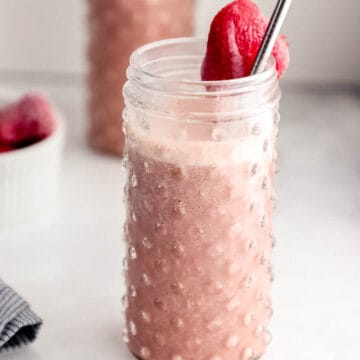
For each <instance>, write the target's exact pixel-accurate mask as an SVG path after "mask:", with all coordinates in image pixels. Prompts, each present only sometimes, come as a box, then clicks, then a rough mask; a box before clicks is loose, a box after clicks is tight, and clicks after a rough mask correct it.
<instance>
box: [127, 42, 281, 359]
mask: <svg viewBox="0 0 360 360" xmlns="http://www.w3.org/2000/svg"><path fill="white" fill-rule="evenodd" d="M203 50H204V44H203V43H202V42H201V41H195V40H180V41H179V40H177V41H176V40H175V41H169V42H162V43H155V44H153V45H151V46H150V47H146V48H145V49H141V50H140V51H139V52H137V53H136V54H135V55H134V56H133V60H132V67H131V69H130V79H129V82H128V84H127V86H126V89H125V99H126V105H127V115H126V121H127V126H126V138H127V143H126V161H127V169H128V173H129V181H128V185H127V188H126V195H127V204H128V219H127V224H126V227H125V232H126V234H125V235H126V240H127V243H128V256H127V258H126V260H125V269H126V270H127V271H126V281H127V288H128V291H127V295H126V296H125V297H124V304H125V309H126V319H127V328H126V330H125V333H124V339H125V341H126V342H128V345H129V349H130V351H131V352H132V353H133V354H134V355H136V356H137V357H138V358H140V359H155V360H169V359H170V360H220V359H222V360H233V359H241V360H249V359H256V358H258V357H260V356H261V355H262V354H263V353H264V351H265V348H266V345H267V344H268V343H269V342H270V340H271V338H270V333H269V330H268V326H269V319H270V316H271V312H272V307H271V300H270V294H269V292H270V284H271V280H272V270H271V252H272V228H271V218H272V211H273V188H272V183H273V175H274V161H273V160H274V158H275V156H276V153H275V150H274V146H275V139H276V132H277V121H278V115H277V106H278V98H279V91H278V83H277V79H276V73H275V70H274V67H273V66H272V67H271V68H269V70H267V72H265V73H264V74H262V75H260V76H258V77H254V78H253V79H247V80H244V79H241V80H236V81H233V82H227V83H226V82H223V83H218V87H217V88H215V87H213V88H209V87H207V88H206V86H205V85H204V84H201V83H200V82H194V83H191V84H190V83H187V84H184V83H182V84H181V85H179V84H176V85H174V79H175V78H176V77H178V78H181V79H182V78H184V77H185V78H187V79H194V74H195V71H193V70H194V68H195V67H196V68H199V66H200V61H201V56H200V54H203ZM179 54H182V55H183V56H186V57H187V58H188V59H190V60H189V61H188V62H187V61H186V60H184V59H185V58H183V59H182V60H181V61H182V64H179V62H178V61H179V60H178V59H176V58H175V57H173V58H172V59H170V58H165V57H164V56H166V55H169V56H171V55H179ZM152 57H154V58H156V59H158V58H159V60H158V61H157V62H153V63H152V62H151V61H149V60H151V59H152ZM196 58H198V62H197V61H196V60H195V59H196ZM169 59H170V60H169ZM159 63H160V64H161V66H160V65H159ZM149 64H150V65H149ZM154 64H155V65H154ZM156 64H157V65H156ZM153 66H155V68H153ZM163 69H166V70H163ZM151 71H152V72H154V74H155V75H160V74H161V75H162V76H163V77H166V78H168V81H165V82H164V81H163V80H160V79H159V78H158V79H157V80H155V83H154V78H149V77H148V75H146V73H145V72H147V73H149V72H151ZM175 72H176V73H177V74H175ZM139 76H140V78H141V76H143V78H141V80H140V81H139ZM156 81H158V83H156ZM250 85H251V86H252V88H249V86H250ZM174 86H175V87H174ZM180 88H181V89H180ZM149 89H150V90H149ZM159 89H160V90H159ZM206 89H207V90H208V92H206ZM149 91H150V93H149ZM216 91H217V96H211V93H212V92H213V93H214V92H216ZM152 92H153V93H154V94H156V96H151V93H152ZM184 92H186V96H185V93H184ZM234 92H235V93H234ZM180 93H182V94H181V95H180ZM139 98H141V99H143V102H142V103H141V104H142V105H140V106H139V102H138V100H139ZM142 106H143V107H142ZM144 109H147V110H145V111H144ZM165 114H167V115H165Z"/></svg>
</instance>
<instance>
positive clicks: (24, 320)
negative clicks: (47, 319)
mask: <svg viewBox="0 0 360 360" xmlns="http://www.w3.org/2000/svg"><path fill="white" fill-rule="evenodd" d="M41 324H42V321H41V319H40V318H39V317H38V316H37V315H35V314H34V313H33V312H32V311H31V309H30V305H29V304H28V303H27V302H26V301H25V300H23V299H22V298H21V297H20V296H19V295H18V294H17V293H16V292H15V291H14V290H12V289H11V288H10V287H9V286H7V285H6V284H4V283H3V282H2V281H1V280H0V353H1V352H2V351H5V350H9V349H12V348H17V347H20V346H22V345H26V344H28V343H30V342H32V341H33V340H34V339H35V338H36V335H37V333H38V331H39V329H40V326H41Z"/></svg>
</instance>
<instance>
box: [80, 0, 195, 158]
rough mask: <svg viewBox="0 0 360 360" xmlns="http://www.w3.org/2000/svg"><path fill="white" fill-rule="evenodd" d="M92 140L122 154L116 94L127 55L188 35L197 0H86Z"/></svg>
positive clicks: (119, 106)
mask: <svg viewBox="0 0 360 360" xmlns="http://www.w3.org/2000/svg"><path fill="white" fill-rule="evenodd" d="M87 3H88V29H89V49H88V58H89V78H88V85H89V105H88V113H89V118H90V127H89V138H90V143H91V144H92V145H93V146H94V147H95V148H97V149H99V150H102V151H106V152H110V153H114V154H118V155H121V154H122V152H123V147H124V135H123V132H122V130H121V127H122V118H121V112H122V110H123V106H124V103H123V101H122V99H121V97H120V95H119V94H120V93H121V89H122V87H123V85H124V83H125V81H126V74H125V71H126V68H127V66H128V62H129V56H130V54H131V52H132V51H133V50H135V49H136V48H137V47H139V46H141V45H143V44H146V43H148V42H150V41H155V40H161V39H164V38H169V37H176V36H189V35H191V34H192V31H193V15H194V6H195V0H88V1H87Z"/></svg>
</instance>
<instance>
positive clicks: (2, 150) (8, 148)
mask: <svg viewBox="0 0 360 360" xmlns="http://www.w3.org/2000/svg"><path fill="white" fill-rule="evenodd" d="M11 150H15V148H13V147H12V146H9V145H5V144H0V154H1V153H5V152H8V151H11Z"/></svg>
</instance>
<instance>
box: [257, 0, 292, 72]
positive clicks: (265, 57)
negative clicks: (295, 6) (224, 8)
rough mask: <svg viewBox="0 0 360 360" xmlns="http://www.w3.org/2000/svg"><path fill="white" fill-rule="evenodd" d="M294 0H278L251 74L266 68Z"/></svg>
mask: <svg viewBox="0 0 360 360" xmlns="http://www.w3.org/2000/svg"><path fill="white" fill-rule="evenodd" d="M291 1H292V0H278V2H277V4H276V7H275V10H274V12H273V14H272V15H271V19H270V22H269V26H268V28H267V30H266V33H265V36H264V38H263V41H262V43H261V46H260V49H259V51H258V53H257V55H256V59H255V62H254V65H253V68H252V70H251V75H254V74H258V73H260V72H262V71H264V70H265V68H266V65H267V63H268V61H269V58H270V55H271V53H272V50H273V47H274V45H275V42H276V39H277V38H278V36H279V34H280V30H281V27H282V25H283V23H284V21H285V18H286V15H287V13H288V11H289V8H290V5H291Z"/></svg>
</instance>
